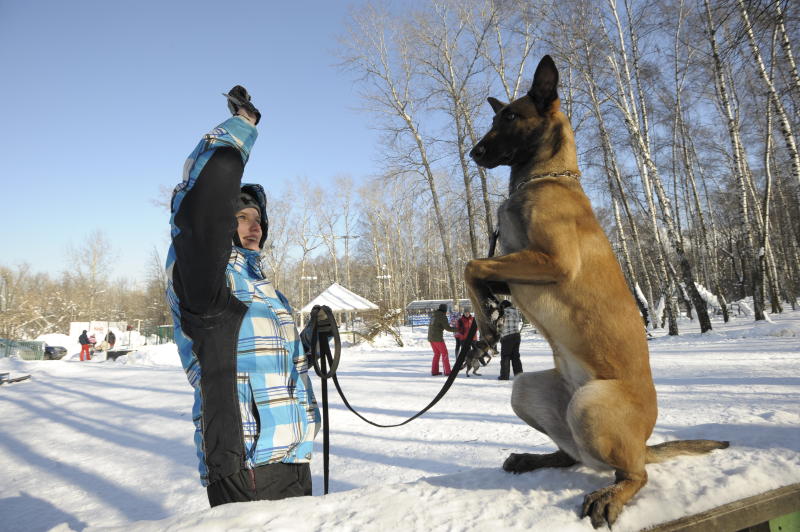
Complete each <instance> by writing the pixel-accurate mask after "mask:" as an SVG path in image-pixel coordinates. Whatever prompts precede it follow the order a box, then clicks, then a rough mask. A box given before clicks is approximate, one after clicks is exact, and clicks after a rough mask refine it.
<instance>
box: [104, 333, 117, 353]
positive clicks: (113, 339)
mask: <svg viewBox="0 0 800 532" xmlns="http://www.w3.org/2000/svg"><path fill="white" fill-rule="evenodd" d="M105 341H106V342H108V348H109V349H114V344H115V343H117V336H116V335H115V334H114V333H113V332H112V331H111V329H109V330H108V334H107V335H106V337H105Z"/></svg>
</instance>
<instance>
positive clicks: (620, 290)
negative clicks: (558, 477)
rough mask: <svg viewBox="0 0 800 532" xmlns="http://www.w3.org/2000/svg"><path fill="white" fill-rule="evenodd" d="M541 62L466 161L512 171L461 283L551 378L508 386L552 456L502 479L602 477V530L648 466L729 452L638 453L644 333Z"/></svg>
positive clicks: (513, 459) (532, 457)
mask: <svg viewBox="0 0 800 532" xmlns="http://www.w3.org/2000/svg"><path fill="white" fill-rule="evenodd" d="M557 87H558V70H557V69H556V66H555V63H554V62H553V60H552V58H550V56H544V58H542V60H541V61H540V63H539V65H538V67H537V68H536V73H535V75H534V79H533V84H532V86H531V88H530V90H529V91H528V93H527V94H525V95H524V96H522V97H521V98H519V99H516V100H514V101H513V102H511V103H508V104H506V103H503V102H501V101H499V100H497V99H495V98H489V99H488V102H489V104H490V105H491V106H492V109H493V110H494V112H495V116H494V118H493V120H492V127H491V129H490V130H489V132H488V133H486V135H485V136H484V137H483V138H482V139H481V140H480V141H479V142H478V143H477V144H476V145H475V147H474V148H472V150H471V151H470V156H471V157H472V159H473V160H474V161H475V163H476V164H478V165H480V166H483V167H486V168H495V167H497V166H500V165H506V166H510V167H511V175H510V179H509V190H508V192H509V197H508V199H507V200H506V201H505V202H504V203H503V204H502V205H501V206H500V207H499V209H498V226H499V234H500V236H499V244H500V251H501V253H502V254H501V255H499V256H497V257H493V258H487V259H475V260H471V261H469V262H468V263H467V265H466V268H465V271H464V277H465V281H466V284H467V287H468V290H469V293H470V298H471V299H472V304H473V307H472V308H473V309H474V311H475V317H476V320H477V322H478V327H479V329H480V332H481V340H480V342H478V346H479V348H480V349H483V350H484V351H488V350H489V349H491V348H492V346H493V345H496V343H497V340H498V328H497V326H496V324H495V320H494V319H493V314H494V313H495V312H496V311H495V309H496V307H497V305H498V300H497V298H496V297H495V295H496V294H497V295H499V294H506V295H511V297H512V298H513V300H514V302H515V304H516V306H517V308H519V309H520V311H522V313H523V314H524V315H525V316H526V317H527V318H528V320H529V321H530V322H531V323H533V324H534V325H535V326H536V328H537V329H538V331H539V332H540V333H541V334H542V335H543V336H544V337H545V338H546V339H547V341H548V342H549V344H550V347H551V348H552V351H553V358H554V362H555V367H554V368H553V369H549V370H545V371H539V372H532V373H527V372H526V373H523V374H521V375H519V376H518V377H516V378H515V379H514V384H513V388H512V394H511V406H512V409H513V410H514V412H515V413H516V414H517V415H518V416H519V417H520V418H521V419H522V420H523V421H525V422H526V423H528V424H529V425H530V426H531V427H533V428H534V429H536V430H538V431H540V432H543V433H544V434H546V435H547V436H549V437H550V438H551V439H552V440H553V441H554V442H555V444H556V445H557V446H558V450H557V451H556V452H554V453H551V454H527V453H521V454H517V453H513V454H511V455H510V456H509V457H508V458H507V459H506V460H505V462H504V463H503V469H504V470H506V471H509V472H512V473H524V472H527V471H533V470H536V469H539V468H542V467H569V466H572V465H573V464H576V463H578V462H580V463H583V464H586V465H589V466H591V467H594V468H598V469H611V470H613V471H614V472H615V475H616V479H615V481H614V483H613V484H612V485H611V486H607V487H604V488H601V489H599V490H597V491H594V492H591V493H589V494H587V495H586V496H585V498H584V501H583V505H582V508H581V509H580V516H581V518H584V517H587V516H588V517H589V518H590V520H591V523H592V526H594V527H595V528H598V527H600V526H602V525H603V524H605V523H607V524H608V525H609V526H611V525H612V524H613V523H614V522H615V521H616V520H617V518H618V517H619V514H620V512H621V511H622V509H623V506H624V505H625V503H626V502H628V501H629V500H630V499H631V498H632V497H633V496H634V495H635V494H636V493H637V492H638V491H639V490H640V489H641V488H642V486H644V485H645V484H646V483H647V471H646V470H645V464H648V463H655V462H661V461H663V460H666V459H668V458H671V457H673V456H678V455H683V454H704V453H707V452H710V451H711V450H714V449H723V448H725V447H727V446H728V442H722V441H713V440H685V441H670V442H667V443H662V444H660V445H656V446H647V444H646V442H647V439H648V438H649V437H650V434H651V433H652V431H653V427H654V426H655V422H656V416H657V405H656V391H655V386H654V385H653V378H652V374H651V371H650V361H649V353H648V348H647V339H646V336H645V330H644V328H643V327H642V320H641V317H640V315H639V311H638V309H637V306H636V303H635V301H634V298H633V296H632V294H631V291H630V290H629V288H628V285H627V283H626V281H625V277H624V275H623V273H622V269H621V268H620V266H619V263H618V261H617V259H616V257H615V255H614V253H613V250H612V248H611V244H610V243H609V241H608V238H607V237H606V235H605V233H604V232H603V229H602V228H601V227H600V224H599V223H598V221H597V219H596V217H595V215H594V212H593V211H592V208H591V205H590V203H589V199H588V198H587V197H586V194H585V193H584V191H583V189H582V187H581V184H580V172H579V170H578V162H577V152H576V147H575V137H574V133H573V130H572V127H571V126H570V123H569V120H568V119H567V117H566V115H564V113H563V112H562V111H561V109H560V100H559V98H558V91H557Z"/></svg>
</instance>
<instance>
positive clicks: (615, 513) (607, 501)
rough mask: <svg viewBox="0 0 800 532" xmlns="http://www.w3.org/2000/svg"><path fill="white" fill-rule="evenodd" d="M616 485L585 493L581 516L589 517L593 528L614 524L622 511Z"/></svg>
mask: <svg viewBox="0 0 800 532" xmlns="http://www.w3.org/2000/svg"><path fill="white" fill-rule="evenodd" d="M618 491H619V490H618V489H616V486H608V487H605V488H602V489H599V490H597V491H593V492H592V493H590V494H588V495H586V497H584V499H583V506H582V508H581V518H584V517H589V519H590V520H591V521H592V526H593V527H594V528H600V527H601V526H603V525H605V524H606V523H608V527H609V528H611V525H613V524H614V521H616V520H617V517H619V514H620V512H621V511H622V506H623V505H622V504H620V502H619V500H618Z"/></svg>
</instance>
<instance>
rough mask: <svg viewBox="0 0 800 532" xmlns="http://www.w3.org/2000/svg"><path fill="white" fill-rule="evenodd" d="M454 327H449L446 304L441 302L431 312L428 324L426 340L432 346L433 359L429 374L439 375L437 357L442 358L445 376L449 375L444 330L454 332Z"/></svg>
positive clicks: (448, 360) (448, 359)
mask: <svg viewBox="0 0 800 532" xmlns="http://www.w3.org/2000/svg"><path fill="white" fill-rule="evenodd" d="M455 330H456V329H455V328H454V327H450V324H449V323H448V322H447V305H445V304H444V303H442V304H441V305H439V308H438V309H437V310H435V311H434V312H433V316H431V321H430V324H429V325H428V341H429V342H430V343H431V348H433V361H432V363H431V375H441V372H440V371H439V357H441V359H442V366H443V367H444V374H445V376H447V375H450V358H449V357H448V354H447V345H446V344H445V343H444V331H450V332H455Z"/></svg>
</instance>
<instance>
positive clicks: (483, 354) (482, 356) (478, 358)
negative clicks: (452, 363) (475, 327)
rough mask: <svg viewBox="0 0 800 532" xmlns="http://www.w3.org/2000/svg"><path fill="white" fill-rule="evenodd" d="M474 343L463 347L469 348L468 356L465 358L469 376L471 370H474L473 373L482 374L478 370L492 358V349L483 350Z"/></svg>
mask: <svg viewBox="0 0 800 532" xmlns="http://www.w3.org/2000/svg"><path fill="white" fill-rule="evenodd" d="M474 344H475V343H474V342H473V343H472V344H470V345H468V346H463V347H462V348H461V349H469V351H467V356H466V357H465V358H464V367H466V368H467V371H466V375H467V377H469V370H472V374H473V375H480V373H478V370H479V369H480V368H481V366H485V365H486V364H488V363H489V362H490V361H491V360H492V353H491V351H483V350H482V349H480V348H479V347H477V346H475V345H474Z"/></svg>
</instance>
